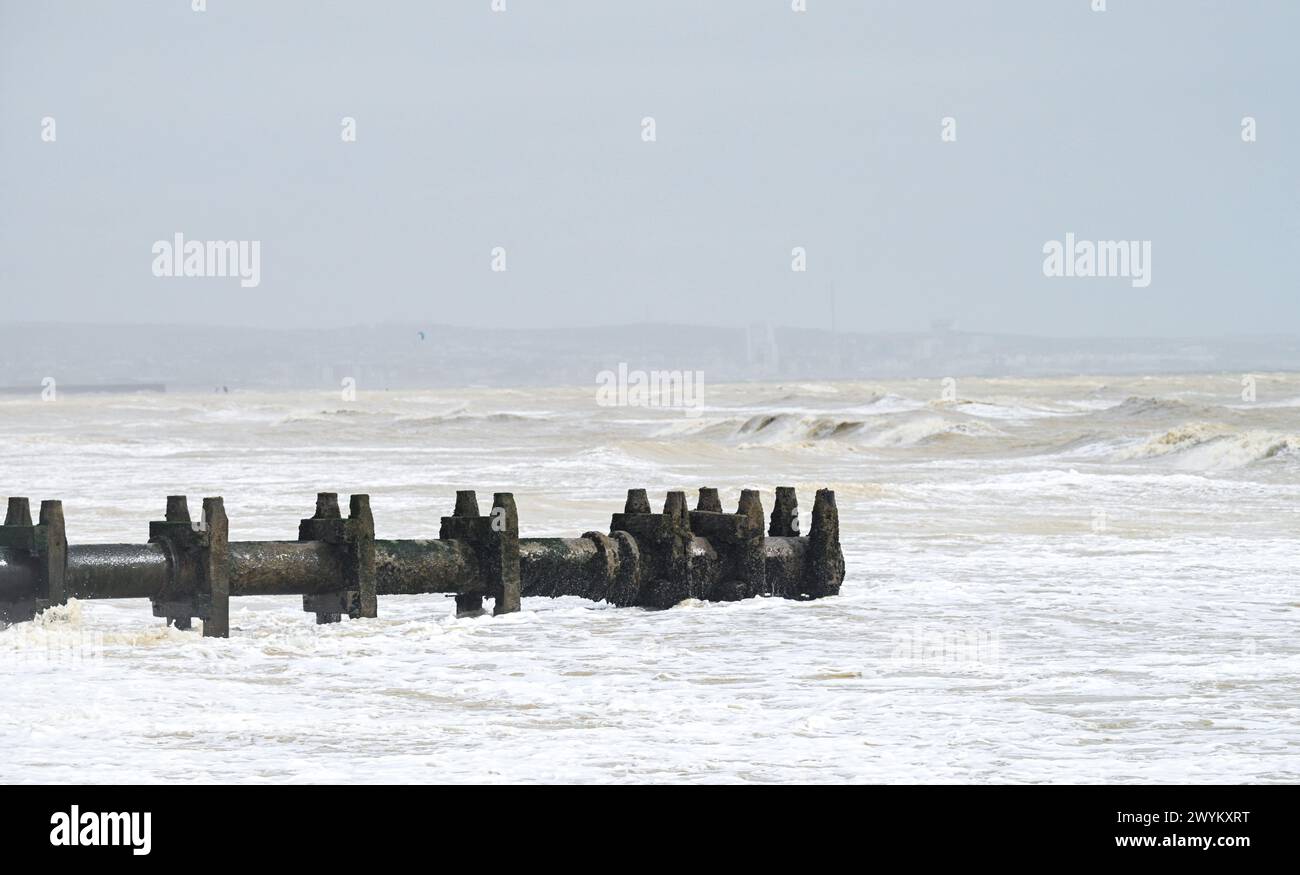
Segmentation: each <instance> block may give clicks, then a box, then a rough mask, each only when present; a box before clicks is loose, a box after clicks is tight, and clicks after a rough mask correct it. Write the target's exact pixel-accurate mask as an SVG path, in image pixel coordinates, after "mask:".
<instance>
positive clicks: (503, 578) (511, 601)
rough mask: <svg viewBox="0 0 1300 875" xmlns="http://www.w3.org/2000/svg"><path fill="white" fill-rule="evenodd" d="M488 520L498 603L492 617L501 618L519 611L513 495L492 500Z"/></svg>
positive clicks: (489, 571)
mask: <svg viewBox="0 0 1300 875" xmlns="http://www.w3.org/2000/svg"><path fill="white" fill-rule="evenodd" d="M489 520H490V525H489V526H488V531H487V533H486V535H487V537H486V541H487V543H486V545H485V546H486V548H487V554H488V564H487V578H488V586H489V587H490V588H491V591H492V596H493V599H494V600H495V604H494V605H493V607H492V616H494V617H499V616H500V615H501V614H510V613H514V612H515V611H517V610H519V586H520V581H519V511H518V510H517V509H516V508H515V496H514V494H513V493H510V492H498V493H496V494H495V495H493V496H492V515H491V516H490V517H489Z"/></svg>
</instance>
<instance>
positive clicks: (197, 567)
mask: <svg viewBox="0 0 1300 875" xmlns="http://www.w3.org/2000/svg"><path fill="white" fill-rule="evenodd" d="M374 535H375V528H374V519H373V517H372V515H371V512H370V499H369V497H368V496H366V495H353V496H352V497H351V501H350V503H349V509H348V515H347V516H346V517H344V516H343V514H342V512H341V510H340V507H339V502H338V496H337V494H335V493H321V494H320V495H318V496H317V500H316V509H315V512H314V513H313V515H312V516H311V517H309V518H307V519H304V520H302V521H301V523H300V524H299V528H298V540H296V541H245V542H231V541H230V540H229V523H228V521H227V518H226V513H225V507H224V502H223V501H222V499H220V498H207V499H204V501H203V510H202V513H201V514H200V515H199V517H198V519H197V520H192V519H191V516H190V512H189V508H188V503H187V500H186V498H185V497H184V496H170V497H169V498H168V499H167V507H166V512H165V515H164V519H163V520H161V521H158V522H154V523H150V526H149V542H148V543H146V544H99V545H86V546H72V547H69V546H68V544H67V538H66V534H65V531H64V524H63V507H62V504H61V503H60V502H57V501H46V502H43V503H42V504H41V509H40V515H39V519H38V521H37V522H35V523H33V521H32V518H31V513H30V509H29V505H28V501H27V499H24V498H11V499H10V500H9V504H8V508H7V512H6V516H5V523H4V525H3V526H0V621H2V622H6V623H10V622H18V621H23V620H30V619H32V618H34V617H35V616H36V614H37V613H39V612H40V611H42V610H44V609H45V608H47V607H49V606H50V605H55V604H61V603H63V602H65V601H66V600H67V599H68V598H78V599H106V598H147V599H149V600H150V601H151V602H152V604H153V610H154V614H155V616H158V617H162V618H165V619H166V621H167V622H168V623H169V624H172V625H175V626H177V627H178V628H182V629H186V628H190V626H191V622H192V620H193V619H195V618H198V619H200V620H202V621H203V634H204V635H206V636H212V637H226V636H227V635H229V600H230V598H231V597H232V596H250V595H297V596H301V597H302V599H303V608H304V610H306V611H308V612H310V613H313V614H315V615H316V620H317V622H319V623H330V622H338V621H339V620H341V619H342V618H343V616H344V615H347V616H349V617H353V618H359V617H374V616H377V614H378V596H381V595H414V594H421V593H448V594H454V595H455V596H456V610H457V613H458V614H460V615H470V614H476V613H479V612H481V611H482V610H483V600H484V599H485V598H490V599H492V600H493V603H494V604H493V608H494V611H493V612H494V613H496V614H502V613H509V612H512V611H517V610H519V600H520V597H521V596H552V597H557V596H580V597H582V598H588V599H593V600H597V601H601V600H603V601H608V602H610V603H612V604H615V605H620V606H641V607H655V608H667V607H671V606H673V605H675V604H677V603H679V602H681V601H682V600H684V599H692V598H694V599H706V600H713V601H733V600H737V599H744V598H751V597H754V596H783V597H786V598H820V597H823V596H829V595H835V594H836V593H838V592H839V588H840V584H841V582H842V581H843V579H844V556H843V553H842V552H841V549H840V538H839V517H838V511H837V509H836V506H835V494H834V493H833V492H831V491H830V490H827V489H823V490H819V491H818V493H817V497H816V500H815V502H814V504H813V512H812V527H811V529H810V531H809V533H808V535H807V536H802V535H800V533H799V512H798V504H797V499H796V496H795V491H794V489H792V488H789V487H781V488H779V489H778V490H777V492H776V504H775V506H774V508H773V510H772V514H771V517H770V520H769V521H768V524H767V525H766V527H765V525H764V516H763V508H762V505H761V503H760V501H759V495H758V492H757V491H756V490H744V491H743V492H742V493H741V496H740V503H739V507H738V508H737V510H736V512H735V513H724V512H723V510H722V505H721V501H720V499H719V497H718V493H717V490H715V489H709V488H705V489H701V490H700V493H699V498H698V500H697V503H696V507H695V509H694V510H690V509H688V508H687V504H686V496H685V493H682V492H670V493H668V496H667V500H666V501H665V503H664V507H663V511H662V512H661V513H652V512H651V509H650V502H649V499H648V497H647V495H646V493H645V490H642V489H633V490H630V491H629V492H628V497H627V501H626V504H625V505H624V508H623V512H622V513H616V514H614V515H613V518H612V520H611V523H610V528H609V531H608V532H607V533H606V532H596V531H591V532H587V533H585V534H583V535H582V537H580V538H520V537H519V517H518V512H517V510H516V508H515V502H514V497H513V495H511V494H510V493H504V492H499V493H496V494H495V495H494V496H493V498H492V506H491V508H490V510H489V512H488V513H486V514H482V513H480V511H479V506H478V498H477V495H476V494H475V493H474V492H472V491H462V492H458V493H457V494H456V502H455V508H454V510H453V512H452V515H451V516H449V517H443V518H442V524H441V528H440V530H439V537H438V538H436V539H434V538H431V539H425V540H401V541H396V540H394V541H385V540H377V539H376V538H375V536H374Z"/></svg>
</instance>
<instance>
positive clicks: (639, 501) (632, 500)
mask: <svg viewBox="0 0 1300 875" xmlns="http://www.w3.org/2000/svg"><path fill="white" fill-rule="evenodd" d="M649 512H650V496H648V495H646V491H645V490H644V489H629V490H628V491H627V501H626V502H625V503H624V505H623V513H649Z"/></svg>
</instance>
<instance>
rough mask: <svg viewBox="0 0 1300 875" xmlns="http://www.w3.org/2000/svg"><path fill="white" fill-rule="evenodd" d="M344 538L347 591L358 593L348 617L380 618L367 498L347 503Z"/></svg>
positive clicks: (359, 498)
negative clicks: (353, 608)
mask: <svg viewBox="0 0 1300 875" xmlns="http://www.w3.org/2000/svg"><path fill="white" fill-rule="evenodd" d="M344 538H345V540H346V543H347V548H348V556H347V561H346V562H345V563H344V564H343V569H344V574H345V575H346V576H347V579H348V589H349V590H352V591H355V592H356V594H357V597H356V605H355V608H356V610H355V612H354V613H352V614H351V616H352V617H353V619H357V618H366V619H371V620H373V619H374V618H375V617H378V616H379V596H378V594H377V593H376V592H375V518H374V516H373V515H371V513H370V496H369V495H364V494H363V495H353V496H352V497H351V498H350V499H349V500H348V521H347V524H346V525H345V526H344Z"/></svg>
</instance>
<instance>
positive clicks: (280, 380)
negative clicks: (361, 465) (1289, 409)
mask: <svg viewBox="0 0 1300 875" xmlns="http://www.w3.org/2000/svg"><path fill="white" fill-rule="evenodd" d="M621 362H623V363H626V364H627V366H628V367H629V368H630V369H633V370H645V371H651V370H693V371H703V372H704V377H705V379H706V380H708V381H709V382H714V383H719V382H732V381H743V380H757V379H787V380H813V379H871V378H882V379H883V378H891V377H893V378H896V377H943V376H953V377H960V376H998V375H1005V376H1047V375H1064V374H1079V373H1088V374H1116V373H1177V372H1197V371H1230V372H1248V371H1279V370H1300V339H1297V338H1295V337H1281V336H1279V337H1269V338H1259V337H1251V338H1220V339H1186V340H1168V339H1164V340H1133V339H1123V340H1107V339H1058V338H1040V337H1020V336H1013V335H995V334H980V333H971V332H960V331H952V330H946V329H938V330H935V331H931V332H916V333H906V334H846V333H841V334H832V333H830V332H828V331H818V330H808V329H795V328H783V327H779V326H778V327H772V326H767V325H761V326H751V327H749V328H745V327H738V328H711V327H701V326H688V325H624V326H617V327H612V328H566V329H537V330H518V331H515V330H493V329H467V328H454V327H451V326H445V325H377V326H358V327H355V328H349V329H344V330H331V331H284V330H277V329H272V328H267V329H248V328H220V327H216V328H214V327H202V326H159V325H132V326H96V325H84V324H48V323H42V324H9V325H3V326H0V386H5V387H16V388H18V389H20V390H21V389H22V388H23V387H28V386H30V387H31V388H32V391H39V388H40V385H41V381H42V380H43V379H44V378H46V377H54V378H55V379H56V380H58V382H59V383H60V384H61V385H74V384H81V385H86V386H94V385H104V384H134V383H151V384H165V385H166V386H167V388H168V389H171V390H186V389H202V390H207V389H212V388H215V387H221V386H226V387H229V388H232V389H234V388H268V389H269V388H313V387H319V388H326V387H337V386H339V384H340V382H341V381H342V380H343V379H344V378H348V377H351V378H353V379H355V380H356V381H357V384H358V386H362V387H365V388H372V389H380V388H391V389H397V388H420V387H438V386H466V385H484V386H525V385H566V384H569V385H594V384H595V382H596V375H597V374H598V373H600V372H601V371H603V370H607V369H608V370H615V369H617V367H618V365H619V363H621Z"/></svg>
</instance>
